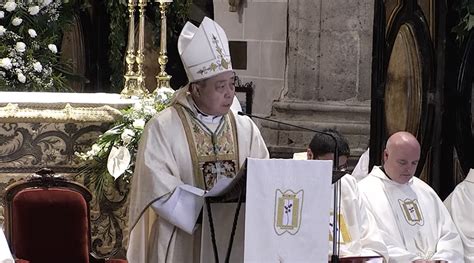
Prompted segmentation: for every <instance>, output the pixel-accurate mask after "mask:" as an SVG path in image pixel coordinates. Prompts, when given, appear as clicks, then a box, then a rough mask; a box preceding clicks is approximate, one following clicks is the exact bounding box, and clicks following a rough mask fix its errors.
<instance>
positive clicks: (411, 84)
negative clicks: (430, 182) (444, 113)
mask: <svg viewBox="0 0 474 263" xmlns="http://www.w3.org/2000/svg"><path fill="white" fill-rule="evenodd" d="M418 47H419V44H418V43H417V42H416V39H415V34H414V32H413V28H412V27H411V26H410V25H408V24H404V25H402V26H401V27H400V31H399V32H398V34H397V37H396V39H395V43H394V45H393V51H392V55H391V56H390V61H389V65H388V70H387V84H386V85H387V86H386V87H387V88H386V92H385V112H386V115H387V118H386V125H387V133H388V134H393V133H394V132H397V131H402V130H404V131H408V132H410V133H412V134H415V135H416V134H417V129H418V127H419V123H420V120H421V100H422V93H423V91H422V89H423V88H422V73H421V72H422V68H421V67H422V65H421V58H420V51H419V48H418Z"/></svg>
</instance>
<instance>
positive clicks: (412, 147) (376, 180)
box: [359, 132, 464, 263]
mask: <svg viewBox="0 0 474 263" xmlns="http://www.w3.org/2000/svg"><path fill="white" fill-rule="evenodd" d="M419 158H420V144H419V143H418V141H417V139H416V138H415V137H414V136H413V135H412V134H410V133H408V132H397V133H395V134H393V135H392V136H391V137H390V138H389V139H388V141H387V145H386V147H385V151H384V156H383V159H384V164H383V166H382V167H378V166H374V168H373V169H372V171H371V172H370V174H369V175H368V176H367V177H366V178H365V179H363V180H362V181H360V182H359V189H360V191H361V193H362V195H363V197H364V200H365V202H366V204H367V208H368V210H369V212H370V213H372V215H373V216H374V217H375V220H376V222H377V225H378V227H379V229H380V230H381V232H382V237H383V239H384V242H385V244H386V245H387V248H388V254H389V262H402V263H406V262H430V261H434V260H445V261H447V262H464V261H463V247H462V243H461V239H460V237H459V234H458V232H457V231H456V227H455V225H454V223H453V221H452V220H451V217H450V215H449V213H448V211H447V209H446V207H445V206H444V205H443V203H442V201H441V200H440V199H439V197H438V195H437V194H436V193H435V192H434V191H433V189H432V188H431V187H430V186H428V185H427V184H426V183H424V182H423V181H421V180H420V179H418V178H416V177H413V175H414V174H415V170H416V167H417V165H418V160H419Z"/></svg>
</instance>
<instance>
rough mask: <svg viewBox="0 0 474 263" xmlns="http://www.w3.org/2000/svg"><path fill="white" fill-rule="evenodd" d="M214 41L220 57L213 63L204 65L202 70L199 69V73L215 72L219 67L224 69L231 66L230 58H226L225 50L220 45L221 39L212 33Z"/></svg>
mask: <svg viewBox="0 0 474 263" xmlns="http://www.w3.org/2000/svg"><path fill="white" fill-rule="evenodd" d="M212 42H213V43H214V45H215V49H216V52H217V54H219V58H218V59H217V60H216V61H214V62H211V64H210V65H209V66H207V67H206V66H203V67H202V68H201V69H200V70H198V71H197V73H198V74H201V75H207V74H208V73H209V72H210V71H212V72H215V71H216V70H217V69H219V70H224V69H229V68H230V65H231V63H230V60H228V59H226V58H225V56H224V51H223V50H222V48H221V47H220V46H219V40H218V39H217V37H216V36H215V35H212Z"/></svg>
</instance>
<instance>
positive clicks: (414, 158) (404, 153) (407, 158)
mask: <svg viewBox="0 0 474 263" xmlns="http://www.w3.org/2000/svg"><path fill="white" fill-rule="evenodd" d="M419 159H420V147H419V146H418V145H408V144H401V145H393V146H392V147H391V149H389V150H387V149H385V151H384V165H383V168H384V169H385V172H386V173H387V175H388V176H389V177H390V179H392V180H393V181H395V182H397V183H400V184H406V183H407V182H408V181H409V180H410V179H411V178H412V177H413V175H415V171H416V167H417V166H418V161H419Z"/></svg>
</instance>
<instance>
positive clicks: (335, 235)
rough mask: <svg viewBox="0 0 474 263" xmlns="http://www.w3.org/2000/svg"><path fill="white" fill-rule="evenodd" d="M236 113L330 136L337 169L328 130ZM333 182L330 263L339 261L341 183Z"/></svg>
mask: <svg viewBox="0 0 474 263" xmlns="http://www.w3.org/2000/svg"><path fill="white" fill-rule="evenodd" d="M237 114H238V115H241V116H248V117H251V118H255V119H260V120H264V121H270V122H274V123H278V124H281V125H286V126H289V127H294V128H298V129H301V130H306V131H311V132H315V133H319V134H324V135H327V136H329V137H331V139H332V140H333V141H334V160H333V169H334V171H338V169H339V147H338V145H337V139H336V137H335V136H334V135H332V134H331V133H328V132H323V131H319V130H314V129H310V128H306V127H301V126H297V125H293V124H290V123H286V122H282V121H277V120H273V119H269V118H265V117H260V116H256V115H253V114H248V113H244V112H241V111H239V112H237ZM333 184H334V191H333V193H334V196H333V198H334V200H333V201H334V204H333V216H332V223H333V227H332V256H331V263H339V246H340V242H339V240H340V239H339V218H338V217H339V213H338V212H339V211H340V210H339V209H340V206H339V200H340V194H341V183H340V181H339V180H337V181H336V182H333Z"/></svg>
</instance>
